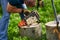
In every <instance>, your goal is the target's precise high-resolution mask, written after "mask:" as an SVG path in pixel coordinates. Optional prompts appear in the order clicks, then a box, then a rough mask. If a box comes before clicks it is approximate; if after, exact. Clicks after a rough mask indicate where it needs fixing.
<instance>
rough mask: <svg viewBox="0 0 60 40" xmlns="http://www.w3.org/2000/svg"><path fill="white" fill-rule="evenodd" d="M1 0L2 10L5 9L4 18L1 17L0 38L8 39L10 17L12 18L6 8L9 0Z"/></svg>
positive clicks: (2, 39) (0, 39) (1, 39)
mask: <svg viewBox="0 0 60 40" xmlns="http://www.w3.org/2000/svg"><path fill="white" fill-rule="evenodd" d="M0 1H1V6H2V11H3V15H2V18H1V19H0V40H7V39H8V38H7V28H8V23H9V18H10V13H8V12H7V10H6V7H7V4H8V1H7V0H0ZM23 6H24V4H23ZM23 6H22V7H23ZM18 10H19V9H18ZM20 14H21V12H20ZM21 15H23V14H21ZM22 19H23V16H22Z"/></svg>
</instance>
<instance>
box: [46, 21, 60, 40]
mask: <svg viewBox="0 0 60 40" xmlns="http://www.w3.org/2000/svg"><path fill="white" fill-rule="evenodd" d="M58 26H59V27H60V24H59V25H58ZM46 37H47V40H60V32H59V31H58V29H57V24H56V22H55V21H51V22H48V23H46Z"/></svg>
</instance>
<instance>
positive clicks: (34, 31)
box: [19, 23, 42, 40]
mask: <svg viewBox="0 0 60 40" xmlns="http://www.w3.org/2000/svg"><path fill="white" fill-rule="evenodd" d="M41 31H42V27H41V24H36V23H35V24H32V25H30V26H23V27H21V28H20V31H19V32H20V35H21V36H22V37H24V36H27V37H28V38H32V39H34V40H38V39H40V37H41Z"/></svg>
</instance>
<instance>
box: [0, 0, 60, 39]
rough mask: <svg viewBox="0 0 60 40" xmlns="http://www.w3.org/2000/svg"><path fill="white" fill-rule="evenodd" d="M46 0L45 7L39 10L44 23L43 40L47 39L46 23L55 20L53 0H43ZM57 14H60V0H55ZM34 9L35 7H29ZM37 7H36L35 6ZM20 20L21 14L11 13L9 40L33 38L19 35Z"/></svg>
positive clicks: (0, 12) (0, 11)
mask: <svg viewBox="0 0 60 40" xmlns="http://www.w3.org/2000/svg"><path fill="white" fill-rule="evenodd" d="M43 1H44V8H39V10H38V12H39V15H40V21H41V24H42V40H46V27H45V23H47V22H49V21H52V20H55V18H54V12H53V9H52V5H51V0H43ZM54 3H55V6H56V9H57V14H60V0H54ZM28 9H29V10H32V9H33V8H28ZM35 9H36V8H35ZM1 17H2V9H1V7H0V18H1ZM19 21H20V16H19V14H17V13H16V14H11V15H10V20H9V27H8V40H32V39H29V38H27V37H23V38H22V37H21V36H19V28H18V26H17V25H18V23H19Z"/></svg>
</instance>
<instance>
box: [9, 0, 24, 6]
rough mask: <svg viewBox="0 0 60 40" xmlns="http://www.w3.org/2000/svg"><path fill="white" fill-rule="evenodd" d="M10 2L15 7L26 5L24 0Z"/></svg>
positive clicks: (10, 0)
mask: <svg viewBox="0 0 60 40" xmlns="http://www.w3.org/2000/svg"><path fill="white" fill-rule="evenodd" d="M8 2H9V3H10V4H11V5H13V6H16V5H21V4H23V3H24V0H8Z"/></svg>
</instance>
